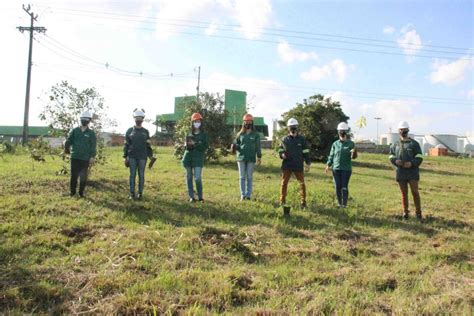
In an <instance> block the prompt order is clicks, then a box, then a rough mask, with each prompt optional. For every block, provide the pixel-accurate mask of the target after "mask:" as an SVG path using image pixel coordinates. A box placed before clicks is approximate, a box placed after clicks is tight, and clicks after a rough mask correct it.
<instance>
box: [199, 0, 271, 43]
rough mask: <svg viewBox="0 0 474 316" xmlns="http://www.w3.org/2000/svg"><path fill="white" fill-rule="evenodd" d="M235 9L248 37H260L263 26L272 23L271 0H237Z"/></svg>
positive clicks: (242, 28)
mask: <svg viewBox="0 0 474 316" xmlns="http://www.w3.org/2000/svg"><path fill="white" fill-rule="evenodd" d="M193 2H194V1H193ZM234 10H235V16H236V18H237V21H238V22H239V23H240V28H239V30H240V31H241V32H242V33H244V36H245V37H246V38H249V39H256V38H259V37H260V33H261V32H262V28H264V27H266V26H268V25H269V24H270V16H271V13H272V5H271V0H235V6H234Z"/></svg>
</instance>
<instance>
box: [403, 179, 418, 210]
mask: <svg viewBox="0 0 474 316" xmlns="http://www.w3.org/2000/svg"><path fill="white" fill-rule="evenodd" d="M398 185H399V186H400V191H401V192H402V206H403V212H404V213H408V185H410V189H411V194H412V195H413V202H415V208H416V212H417V213H421V199H420V192H419V191H418V181H417V180H400V181H398Z"/></svg>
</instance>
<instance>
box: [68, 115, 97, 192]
mask: <svg viewBox="0 0 474 316" xmlns="http://www.w3.org/2000/svg"><path fill="white" fill-rule="evenodd" d="M80 120H81V126H78V127H76V128H74V129H72V130H71V132H69V135H68V137H67V139H66V142H65V143H64V152H65V153H66V154H71V179H70V183H69V187H70V195H71V196H74V195H76V190H77V179H78V178H79V196H80V197H84V190H85V188H86V183H87V173H88V170H89V166H90V165H92V164H93V163H94V159H95V156H96V154H97V138H96V135H95V133H94V131H93V130H92V129H90V128H89V123H90V122H91V120H92V113H91V112H89V111H84V112H83V113H82V114H81V116H80Z"/></svg>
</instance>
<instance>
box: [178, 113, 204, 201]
mask: <svg viewBox="0 0 474 316" xmlns="http://www.w3.org/2000/svg"><path fill="white" fill-rule="evenodd" d="M184 145H185V151H184V156H183V159H182V164H183V167H184V168H185V169H186V185H187V187H188V195H189V201H190V202H196V199H195V196H194V187H193V176H194V181H195V182H196V190H197V195H198V201H199V202H204V198H203V192H202V168H203V167H204V160H205V157H206V150H207V147H208V146H209V141H208V136H207V133H206V132H204V131H203V129H202V116H201V114H199V113H194V114H193V115H192V116H191V132H190V133H189V134H188V135H187V136H186V142H185V144H184Z"/></svg>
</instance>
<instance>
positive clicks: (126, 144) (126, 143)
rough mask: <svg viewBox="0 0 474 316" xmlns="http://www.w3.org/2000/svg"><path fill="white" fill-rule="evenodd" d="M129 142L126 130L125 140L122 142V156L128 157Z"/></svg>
mask: <svg viewBox="0 0 474 316" xmlns="http://www.w3.org/2000/svg"><path fill="white" fill-rule="evenodd" d="M130 143H131V140H130V133H129V130H127V132H126V133H125V141H124V144H123V158H127V157H128V149H129V148H130Z"/></svg>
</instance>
